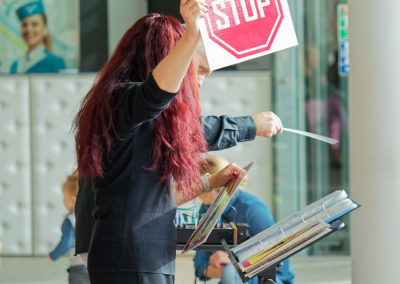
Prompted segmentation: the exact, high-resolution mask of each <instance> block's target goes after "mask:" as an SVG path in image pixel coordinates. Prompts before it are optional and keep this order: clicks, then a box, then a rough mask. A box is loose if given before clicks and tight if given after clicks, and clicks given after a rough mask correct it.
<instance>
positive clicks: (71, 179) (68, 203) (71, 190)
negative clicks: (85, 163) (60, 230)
mask: <svg viewBox="0 0 400 284" xmlns="http://www.w3.org/2000/svg"><path fill="white" fill-rule="evenodd" d="M78 180H79V175H78V172H77V171H74V173H73V174H71V175H69V176H68V177H67V179H66V181H65V182H64V184H63V187H62V191H63V194H64V206H65V208H67V210H68V211H69V212H73V211H74V207H75V201H76V197H77V196H78V190H79V186H78Z"/></svg>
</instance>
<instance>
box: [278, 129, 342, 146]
mask: <svg viewBox="0 0 400 284" xmlns="http://www.w3.org/2000/svg"><path fill="white" fill-rule="evenodd" d="M283 131H287V132H292V133H296V134H300V135H303V136H307V137H310V138H313V139H317V140H319V141H322V142H325V143H329V144H336V143H338V142H339V140H336V139H333V138H330V137H326V136H322V135H319V134H315V133H311V132H306V131H302V130H296V129H290V128H283Z"/></svg>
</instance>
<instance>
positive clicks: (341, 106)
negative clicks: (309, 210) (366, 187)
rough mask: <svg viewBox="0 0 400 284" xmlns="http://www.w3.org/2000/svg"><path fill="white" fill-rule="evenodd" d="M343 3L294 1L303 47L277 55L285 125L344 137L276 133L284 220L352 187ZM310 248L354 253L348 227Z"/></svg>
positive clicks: (277, 95) (277, 89) (278, 198)
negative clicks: (341, 59)
mask: <svg viewBox="0 0 400 284" xmlns="http://www.w3.org/2000/svg"><path fill="white" fill-rule="evenodd" d="M343 3H346V1H341V0H336V1H324V0H300V1H299V0H289V6H290V9H291V13H292V17H293V21H294V24H295V28H296V33H297V36H298V40H299V46H298V47H297V48H292V49H289V50H286V51H283V52H278V53H276V54H275V55H274V60H273V70H274V74H275V77H274V94H273V98H274V110H275V112H276V113H277V114H278V115H279V116H280V117H281V119H282V122H283V124H284V126H285V127H288V128H295V129H301V130H306V131H310V132H315V133H318V134H322V135H325V136H330V137H333V138H336V139H339V140H340V142H339V143H338V144H336V145H328V144H325V143H322V142H319V141H316V140H312V139H309V138H304V137H299V136H296V135H294V134H289V133H287V134H285V135H280V136H278V137H276V138H275V143H274V149H275V155H276V159H275V160H276V163H275V177H276V181H275V188H274V193H275V194H274V196H275V198H274V202H275V204H274V206H275V216H276V218H277V219H278V220H279V219H282V218H283V217H285V216H287V215H289V214H290V213H292V212H294V211H296V210H298V209H300V208H302V207H304V206H305V205H307V204H309V203H311V202H313V201H315V200H317V199H320V198H321V197H323V196H325V195H327V194H328V193H330V192H332V191H334V190H336V189H346V190H347V191H348V185H349V174H348V171H349V168H348V133H347V117H348V116H347V94H348V93H347V88H348V87H347V77H343V76H339V73H338V71H339V70H338V46H339V42H338V29H337V14H338V13H337V11H338V5H339V4H343ZM339 12H340V10H339ZM346 219H348V217H346ZM348 222H349V220H345V223H346V224H348ZM308 253H309V254H312V255H316V254H325V253H349V234H348V231H347V230H346V229H344V230H342V231H341V232H337V233H335V234H333V235H332V236H330V237H328V238H326V239H324V240H322V241H320V242H317V243H316V244H315V245H313V246H312V247H311V248H310V249H309V250H308Z"/></svg>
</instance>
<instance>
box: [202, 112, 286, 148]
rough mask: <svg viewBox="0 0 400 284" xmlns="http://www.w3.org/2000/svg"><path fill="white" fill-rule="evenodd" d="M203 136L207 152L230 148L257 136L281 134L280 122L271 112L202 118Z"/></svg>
mask: <svg viewBox="0 0 400 284" xmlns="http://www.w3.org/2000/svg"><path fill="white" fill-rule="evenodd" d="M202 123H203V131H204V136H205V139H206V141H207V144H208V150H210V151H216V150H223V149H227V148H231V147H234V146H236V145H237V143H240V142H246V141H251V140H254V138H255V137H256V135H257V136H262V137H266V138H270V137H272V136H273V135H275V134H276V133H277V132H279V133H282V122H281V120H280V119H279V117H278V116H276V115H275V114H274V113H273V112H270V111H267V112H261V113H257V114H253V115H251V116H239V117H231V116H226V115H223V116H212V115H211V116H204V117H202Z"/></svg>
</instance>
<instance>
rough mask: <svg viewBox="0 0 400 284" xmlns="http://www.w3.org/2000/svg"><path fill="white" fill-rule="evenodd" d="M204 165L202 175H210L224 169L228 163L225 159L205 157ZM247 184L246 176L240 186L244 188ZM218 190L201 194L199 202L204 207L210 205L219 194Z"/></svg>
mask: <svg viewBox="0 0 400 284" xmlns="http://www.w3.org/2000/svg"><path fill="white" fill-rule="evenodd" d="M205 161H206V164H205V165H204V167H203V168H202V170H201V171H202V174H205V173H209V174H210V175H212V174H215V173H217V172H219V171H220V170H222V169H223V168H225V167H226V166H227V165H228V164H229V161H228V160H226V159H225V158H222V157H220V156H207V157H206V158H205ZM246 184H247V176H246V177H245V178H244V179H243V181H242V183H241V184H240V185H241V186H245V185H246ZM219 190H220V188H217V189H216V190H212V191H210V192H208V193H203V194H202V195H200V196H199V197H200V199H201V201H202V202H203V203H204V204H205V205H210V204H211V203H213V202H214V200H215V198H216V197H217V195H218V193H219Z"/></svg>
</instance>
